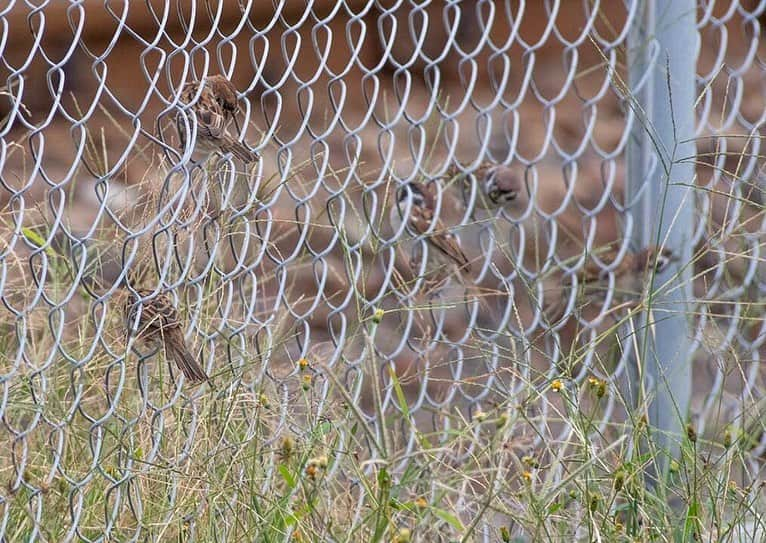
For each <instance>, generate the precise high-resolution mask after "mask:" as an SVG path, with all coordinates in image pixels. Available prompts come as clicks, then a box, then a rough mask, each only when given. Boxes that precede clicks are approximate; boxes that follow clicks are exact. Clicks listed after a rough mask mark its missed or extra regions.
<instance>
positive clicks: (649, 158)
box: [626, 0, 699, 473]
mask: <svg viewBox="0 0 766 543" xmlns="http://www.w3.org/2000/svg"><path fill="white" fill-rule="evenodd" d="M696 7H697V6H696V2H695V0H645V2H644V6H643V8H644V9H645V11H644V19H643V21H644V24H643V25H641V24H637V25H636V28H634V29H633V31H632V33H631V36H630V40H629V63H630V88H631V92H632V93H633V94H632V98H631V101H633V100H634V99H635V102H633V110H634V112H635V115H636V118H635V123H634V126H633V132H632V141H631V143H630V146H629V147H628V177H627V187H626V189H627V190H626V195H627V198H628V201H629V202H631V203H632V204H631V208H630V211H631V212H632V214H633V219H634V221H635V223H634V224H635V226H636V227H635V228H634V229H633V234H632V236H633V239H632V241H633V242H634V243H635V245H636V246H637V247H645V246H647V245H651V244H665V245H666V246H667V247H668V248H670V249H672V250H673V252H674V253H675V254H676V255H677V256H678V261H677V262H676V263H675V265H674V266H671V267H670V269H669V270H667V271H665V272H664V273H663V274H659V275H657V276H656V277H655V279H654V289H655V290H657V289H660V290H659V292H658V293H657V294H656V295H655V296H653V297H652V298H650V299H649V300H648V303H647V305H648V308H649V309H648V311H647V312H646V313H645V314H644V315H643V316H642V318H641V319H640V325H639V324H638V321H639V319H637V321H636V322H637V325H636V329H637V330H638V334H637V336H638V337H636V338H629V339H628V341H630V342H632V343H633V345H635V346H636V352H634V362H635V365H634V369H635V370H636V372H637V374H636V379H635V381H634V383H632V384H630V385H631V386H634V385H636V388H637V385H638V384H642V390H641V391H638V390H636V388H634V390H632V391H631V393H630V395H631V396H632V398H633V399H634V400H638V402H639V403H638V407H640V408H642V409H644V408H645V409H646V410H647V414H648V417H649V422H650V424H651V428H652V432H653V443H654V445H655V446H657V449H658V452H665V453H667V454H668V456H665V455H660V458H656V461H657V464H656V466H655V468H656V469H657V470H658V472H660V473H661V472H663V471H664V470H665V468H667V466H668V462H667V460H668V458H669V457H673V456H675V455H676V454H677V453H678V449H679V446H680V443H681V440H682V439H683V435H684V427H685V421H686V417H687V413H688V407H689V401H690V396H691V363H690V358H691V353H690V346H691V334H692V332H691V327H690V319H691V299H692V283H691V275H692V268H691V265H690V262H691V257H692V247H691V237H692V231H693V219H694V218H693V205H694V202H693V193H692V190H693V187H692V185H693V183H694V177H695V162H694V157H695V155H696V144H695V142H694V135H695V110H694V103H695V95H696V90H695V89H696V85H695V73H696V64H697V63H696V60H697V53H698V45H699V43H698V39H699V37H698V32H697V27H696Z"/></svg>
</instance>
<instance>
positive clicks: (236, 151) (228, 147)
mask: <svg viewBox="0 0 766 543" xmlns="http://www.w3.org/2000/svg"><path fill="white" fill-rule="evenodd" d="M220 139H221V145H220V147H221V151H223V152H224V153H231V154H232V155H234V156H235V157H237V158H238V159H240V160H241V161H242V162H244V163H246V164H249V163H251V162H255V161H257V160H259V159H260V158H261V156H260V155H259V154H258V153H256V152H255V151H251V150H250V149H248V148H247V146H246V145H245V144H243V143H242V142H239V141H237V140H236V139H234V138H232V137H231V136H229V135H228V134H224V135H223V136H222V137H221V138H220Z"/></svg>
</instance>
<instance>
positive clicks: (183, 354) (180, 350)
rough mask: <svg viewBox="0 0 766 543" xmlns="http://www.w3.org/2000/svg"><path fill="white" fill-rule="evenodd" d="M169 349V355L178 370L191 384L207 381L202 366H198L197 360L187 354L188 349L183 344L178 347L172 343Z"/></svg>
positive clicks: (189, 353)
mask: <svg viewBox="0 0 766 543" xmlns="http://www.w3.org/2000/svg"><path fill="white" fill-rule="evenodd" d="M169 347H170V351H171V352H170V355H171V356H172V357H173V359H174V360H175V361H176V365H177V366H178V369H180V370H181V372H183V374H184V376H186V378H187V379H188V380H189V381H191V382H192V383H201V382H203V381H207V380H208V379H209V377H208V376H207V374H206V373H205V370H203V369H202V366H200V365H199V362H197V359H196V358H195V357H194V355H193V354H191V352H189V349H188V348H187V347H186V345H184V344H183V343H181V344H180V345H176V344H175V343H173V344H172V345H170V346H169Z"/></svg>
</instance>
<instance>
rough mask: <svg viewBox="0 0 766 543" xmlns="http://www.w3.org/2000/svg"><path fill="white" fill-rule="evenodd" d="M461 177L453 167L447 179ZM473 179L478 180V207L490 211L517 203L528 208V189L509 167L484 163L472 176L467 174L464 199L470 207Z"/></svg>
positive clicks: (464, 180)
mask: <svg viewBox="0 0 766 543" xmlns="http://www.w3.org/2000/svg"><path fill="white" fill-rule="evenodd" d="M461 175H464V174H461V173H460V171H459V170H458V169H457V168H456V167H453V168H451V169H450V170H448V172H447V174H446V177H449V178H455V177H459V176H461ZM472 178H473V179H475V180H476V188H477V190H478V194H477V195H476V206H477V207H480V208H482V209H486V210H488V211H492V210H495V209H498V208H500V207H505V206H507V205H510V203H511V202H515V204H516V205H517V206H518V205H519V203H520V202H519V201H521V200H523V203H521V204H520V205H522V206H523V208H525V207H526V202H527V200H528V198H526V196H527V194H526V189H525V187H524V181H523V179H522V178H521V177H520V176H518V175H517V174H516V172H515V171H514V170H513V169H512V168H510V167H508V166H503V165H498V164H492V163H491V162H484V163H482V164H481V165H480V166H479V167H478V168H476V170H475V171H474V172H472V173H470V174H465V175H464V177H463V182H462V185H461V186H462V190H463V199H464V201H465V203H466V205H468V204H469V203H470V199H471V192H472V190H473V186H474V184H473V182H472Z"/></svg>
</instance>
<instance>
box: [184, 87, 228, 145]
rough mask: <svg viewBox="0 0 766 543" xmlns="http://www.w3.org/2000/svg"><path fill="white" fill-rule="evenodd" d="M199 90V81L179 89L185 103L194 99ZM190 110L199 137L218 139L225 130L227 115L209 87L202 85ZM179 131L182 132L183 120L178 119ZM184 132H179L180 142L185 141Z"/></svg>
mask: <svg viewBox="0 0 766 543" xmlns="http://www.w3.org/2000/svg"><path fill="white" fill-rule="evenodd" d="M198 91H199V83H197V82H194V81H193V82H190V83H187V84H186V85H185V86H184V88H183V91H181V99H182V101H183V102H184V103H185V104H190V103H192V102H193V101H194V98H195V96H197V92H198ZM192 110H193V111H194V113H195V114H196V116H197V133H198V135H199V136H200V137H203V138H208V139H218V138H220V137H221V136H222V135H223V134H224V133H225V131H226V121H227V115H226V112H225V111H224V110H223V108H222V107H221V105H220V104H219V103H218V101H217V100H216V99H215V96H214V94H213V92H212V91H211V90H210V88H209V87H207V86H206V87H204V88H203V89H202V92H201V93H200V95H199V99H198V100H197V102H196V103H195V104H194V105H193V106H192ZM178 122H179V132H183V130H182V129H181V125H182V124H183V121H181V120H179V121H178ZM184 136H185V135H184V134H181V137H182V143H184V142H185V138H184Z"/></svg>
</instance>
